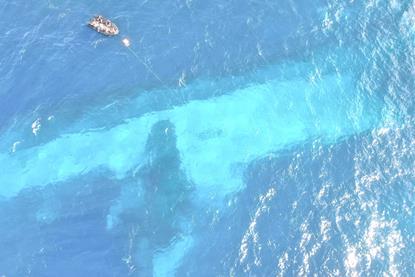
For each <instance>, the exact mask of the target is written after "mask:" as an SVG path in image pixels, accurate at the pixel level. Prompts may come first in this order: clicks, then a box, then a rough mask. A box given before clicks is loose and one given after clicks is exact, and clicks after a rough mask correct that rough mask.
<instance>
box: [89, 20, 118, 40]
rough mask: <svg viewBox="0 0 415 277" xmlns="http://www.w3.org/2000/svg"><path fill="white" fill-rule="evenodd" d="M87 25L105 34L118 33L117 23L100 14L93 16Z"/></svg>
mask: <svg viewBox="0 0 415 277" xmlns="http://www.w3.org/2000/svg"><path fill="white" fill-rule="evenodd" d="M88 26H89V27H91V28H92V29H94V30H95V31H97V32H98V33H101V34H103V35H106V36H116V35H118V33H119V30H118V27H117V25H115V24H114V22H112V21H111V20H109V19H107V18H105V17H103V16H102V15H96V16H94V17H93V18H92V19H91V20H90V21H89V22H88Z"/></svg>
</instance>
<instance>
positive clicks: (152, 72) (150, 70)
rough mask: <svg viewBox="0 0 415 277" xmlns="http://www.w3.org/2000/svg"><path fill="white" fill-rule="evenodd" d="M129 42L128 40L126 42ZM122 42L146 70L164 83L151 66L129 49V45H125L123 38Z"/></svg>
mask: <svg viewBox="0 0 415 277" xmlns="http://www.w3.org/2000/svg"><path fill="white" fill-rule="evenodd" d="M128 43H129V42H128ZM123 44H124V45H125V47H127V49H128V50H130V52H131V53H132V54H133V55H134V57H136V58H137V60H138V61H139V62H140V63H141V64H142V65H144V67H145V68H146V69H147V70H148V72H150V73H151V74H152V75H153V76H154V77H155V78H156V79H157V80H159V81H160V83H162V84H163V85H164V83H163V81H162V80H161V78H160V77H159V76H158V75H157V74H156V73H155V72H154V71H153V69H151V67H150V66H149V65H148V64H146V63H145V62H144V61H143V60H142V59H140V57H139V56H138V55H137V53H136V52H135V51H134V50H133V49H131V47H130V46H129V44H128V45H127V44H126V42H125V41H124V40H123Z"/></svg>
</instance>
